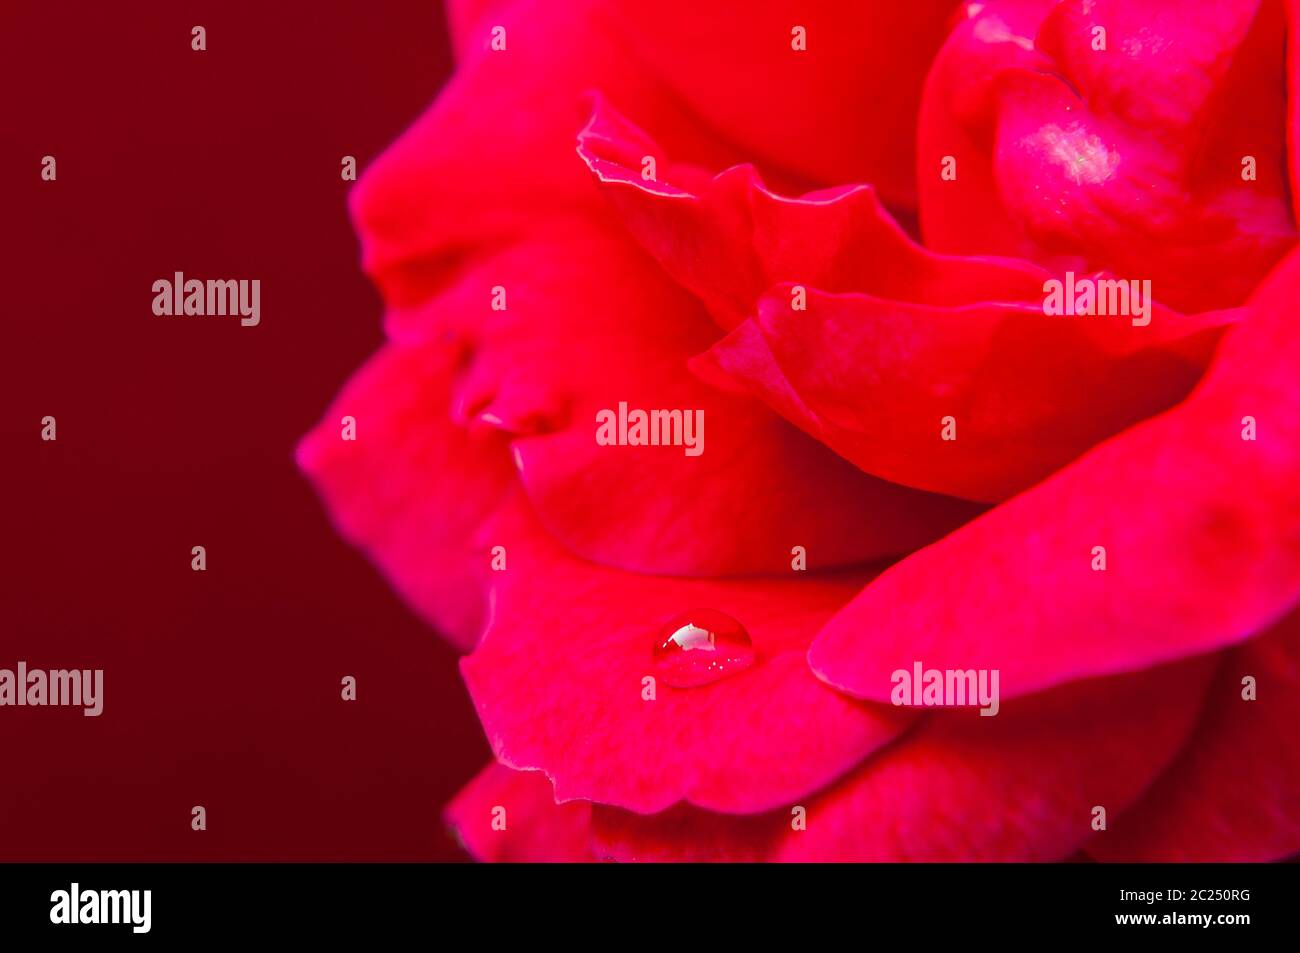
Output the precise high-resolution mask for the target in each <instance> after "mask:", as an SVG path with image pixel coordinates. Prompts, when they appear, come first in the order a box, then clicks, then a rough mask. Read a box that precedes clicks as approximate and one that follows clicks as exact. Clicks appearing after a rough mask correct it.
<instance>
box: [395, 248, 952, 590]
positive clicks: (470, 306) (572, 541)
mask: <svg viewBox="0 0 1300 953" xmlns="http://www.w3.org/2000/svg"><path fill="white" fill-rule="evenodd" d="M592 262H599V263H600V267H599V268H598V269H593V268H592V267H591V263H592ZM495 287H500V288H502V289H504V294H505V295H506V298H505V304H506V308H505V310H500V311H494V310H492V307H491V304H490V302H491V301H492V299H493V291H492V289H493V288H495ZM389 332H390V334H392V335H394V336H396V337H397V338H398V339H400V340H404V341H415V340H422V339H424V338H427V337H431V336H432V337H437V336H439V335H444V334H450V335H452V336H453V337H455V338H456V339H458V340H462V341H464V342H465V347H466V350H467V355H466V358H465V361H464V364H463V367H462V368H461V373H460V378H459V380H458V384H457V390H456V399H455V408H456V413H457V417H458V419H460V420H462V421H466V422H470V423H473V422H475V421H477V422H478V424H479V425H482V426H489V427H494V428H496V429H500V430H504V431H507V432H509V433H510V434H511V436H512V437H513V438H514V440H513V450H514V454H515V459H516V462H517V464H518V466H519V470H520V479H521V480H522V481H523V484H524V486H525V488H526V489H527V491H528V494H529V496H530V498H531V499H532V501H533V503H534V505H535V506H536V508H537V511H538V513H539V515H540V516H541V518H542V520H543V522H544V523H545V524H546V526H547V527H548V528H549V529H550V530H551V531H552V532H553V533H554V534H555V535H556V536H557V537H558V538H559V539H560V540H561V541H563V542H564V544H565V545H567V546H569V547H570V548H571V549H572V550H573V551H574V552H576V553H578V554H580V555H582V556H585V557H587V558H589V559H593V560H596V561H598V562H601V563H604V564H607V565H614V566H620V567H623V568H629V569H636V570H640V571H647V572H665V573H672V574H680V575H697V574H708V575H717V574H748V573H755V572H788V571H789V567H790V560H791V551H792V549H793V547H795V546H802V547H804V550H805V552H806V553H807V555H808V558H809V559H811V560H812V562H811V563H810V565H812V566H814V567H815V568H826V567H831V566H837V565H844V564H849V563H856V562H861V561H863V560H866V559H874V558H878V557H881V556H883V555H887V554H891V553H899V552H905V551H907V550H908V549H910V548H913V547H915V546H917V545H921V544H923V543H925V542H928V541H929V540H931V539H934V538H936V537H937V536H939V535H942V533H944V532H946V531H947V530H948V529H950V528H951V527H952V526H954V525H957V523H959V522H960V521H961V520H964V519H967V518H969V517H970V516H971V515H973V513H974V508H973V507H971V506H970V505H969V504H965V503H961V502H959V501H956V500H950V499H946V498H943V497H935V496H932V495H929V494H924V493H918V492H916V491H914V490H909V489H906V488H903V487H898V486H894V485H892V484H888V483H885V482H883V481H879V480H876V479H874V478H872V477H869V476H866V475H865V474H862V473H861V472H859V471H858V470H856V469H855V468H854V467H853V466H852V465H851V464H849V463H847V462H846V461H844V460H842V459H840V458H839V457H837V456H836V455H835V454H834V453H832V452H831V451H829V450H827V449H826V448H824V447H821V446H820V445H818V444H817V443H816V442H815V441H813V440H811V439H810V438H808V437H806V436H804V435H803V434H800V433H799V432H798V431H797V430H795V429H794V428H792V427H791V426H790V425H788V424H786V423H785V422H783V421H781V420H780V419H779V418H777V417H776V416H775V415H774V414H772V413H771V412H770V411H769V410H767V409H766V408H764V407H763V406H762V405H760V404H758V403H756V402H754V401H752V400H748V399H740V398H736V397H734V396H730V395H726V394H721V393H719V392H718V391H717V390H715V389H714V388H711V387H709V386H707V385H706V384H704V383H702V382H701V381H700V380H698V379H697V378H695V377H694V376H693V375H692V374H691V373H690V372H689V371H688V370H687V368H686V362H687V360H688V358H689V357H690V355H692V354H694V353H696V352H697V351H699V350H701V349H703V348H706V347H708V345H709V344H710V343H711V342H712V341H713V340H714V338H715V337H716V335H717V328H716V326H715V325H714V324H713V323H712V322H711V321H709V320H708V319H707V317H706V316H705V315H704V314H703V312H702V310H701V309H700V307H699V305H698V304H697V303H696V302H694V301H693V300H692V299H690V298H689V297H688V296H687V295H686V294H685V293H684V292H682V291H681V290H680V289H678V288H676V287H675V286H674V285H673V284H672V283H671V282H669V281H667V280H666V279H665V278H664V276H663V274H662V273H661V272H660V271H659V269H657V268H656V267H655V266H654V264H653V263H652V262H650V261H649V260H648V259H646V257H645V256H644V255H643V254H642V253H641V251H640V250H639V249H637V248H636V247H635V246H633V245H632V244H631V243H630V242H629V241H628V240H627V239H626V238H623V237H620V236H612V235H608V234H604V233H602V232H601V231H599V230H597V229H595V228H593V227H592V226H589V225H586V224H570V225H567V226H566V225H563V224H559V225H553V226H548V227H547V228H539V229H538V230H536V232H535V235H534V237H533V238H532V239H531V240H530V241H528V242H524V243H520V244H518V245H514V246H510V247H508V248H505V249H503V250H502V251H501V252H499V253H497V254H495V255H491V256H488V257H485V258H483V259H482V260H481V261H475V262H473V263H472V264H471V265H469V266H468V267H467V268H466V270H465V271H464V272H463V273H462V275H461V276H460V278H459V279H458V280H457V282H456V283H455V284H454V285H453V286H451V287H450V288H449V289H448V290H447V292H446V293H445V294H444V295H442V296H440V297H439V298H437V299H435V300H434V301H433V302H432V303H430V304H429V305H425V306H422V307H420V308H415V309H407V310H405V311H401V312H397V313H396V314H395V315H394V316H393V318H392V319H391V320H390V322H389ZM620 403H626V405H627V408H628V410H629V411H635V410H640V411H643V412H648V411H651V410H668V411H672V410H676V411H679V412H682V413H684V414H689V415H692V420H698V419H699V415H702V419H703V425H704V429H703V432H702V436H703V442H702V443H698V442H697V443H696V444H695V449H699V450H701V451H702V452H700V453H699V454H698V455H688V453H687V451H688V448H687V447H686V446H685V445H684V444H683V445H668V446H644V447H641V446H602V445H600V444H598V443H597V441H596V434H597V429H598V426H597V424H598V419H597V415H598V414H599V413H601V412H602V411H610V412H612V413H614V414H617V413H618V412H619V406H620ZM431 412H433V411H431ZM683 419H684V418H683ZM669 437H670V438H671V437H672V434H671V433H670V434H669ZM680 437H681V439H682V440H683V441H684V440H685V437H686V434H685V431H684V429H683V430H682V432H681V434H680ZM699 437H700V434H698V433H695V434H693V439H695V440H696V441H698V438H699ZM792 461H797V463H795V464H793V465H792ZM593 499H596V500H610V501H614V500H619V499H623V500H628V501H635V505H626V506H593V505H592V500H593Z"/></svg>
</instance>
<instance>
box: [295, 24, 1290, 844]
mask: <svg viewBox="0 0 1300 953" xmlns="http://www.w3.org/2000/svg"><path fill="white" fill-rule="evenodd" d="M953 7H954V5H953V4H952V3H951V2H933V0H914V2H911V3H905V4H899V3H886V2H879V3H861V2H852V3H850V2H839V3H823V4H817V5H815V7H814V8H809V9H807V10H804V11H801V12H799V13H797V14H796V13H794V12H792V11H791V9H790V8H789V6H788V5H786V4H777V3H758V4H754V3H747V4H732V3H724V4H698V3H687V2H685V0H665V2H661V3H658V4H656V5H655V6H654V7H653V8H652V9H648V8H646V7H644V5H637V4H631V3H624V2H621V0H620V2H611V0H603V2H594V0H593V2H572V0H566V2H564V3H558V2H554V3H548V2H540V0H539V2H517V3H513V4H508V3H507V4H502V3H492V2H477V3H470V2H462V3H453V4H452V5H451V22H452V27H453V33H454V36H455V41H456V46H457V49H458V52H459V57H460V67H459V69H458V71H457V74H456V76H455V77H454V78H453V80H452V81H451V83H450V84H449V85H448V86H447V88H446V89H445V90H444V91H443V93H442V94H441V96H440V97H439V98H438V100H437V101H436V102H435V103H434V105H433V106H432V107H431V109H430V110H429V112H428V113H427V114H426V115H425V116H424V117H423V118H422V119H420V120H419V122H417V123H416V125H415V126H414V127H413V128H412V129H411V130H409V131H408V132H407V133H406V135H405V136H403V138H402V139H400V140H399V141H398V142H397V143H396V144H395V145H394V146H393V147H392V148H391V149H390V150H389V151H388V152H387V153H385V154H384V155H383V156H382V157H380V159H379V160H378V161H377V162H376V163H375V164H374V166H373V168H371V169H370V170H369V172H368V174H367V175H366V176H365V177H364V178H363V180H362V182H361V183H360V185H359V186H358V188H357V190H356V192H355V194H354V196H353V198H354V204H353V208H354V211H355V216H356V219H357V223H358V229H359V231H360V233H361V236H362V242H363V249H364V264H365V267H366V269H367V270H368V271H369V273H370V274H371V275H372V276H373V277H374V279H375V281H376V282H377V283H378V285H379V287H380V289H381V290H382V292H383V294H384V297H385V301H386V303H387V306H388V315H387V318H386V328H387V331H388V337H389V343H388V344H387V345H385V347H384V348H383V349H382V350H381V351H380V352H379V353H378V354H377V355H375V357H373V358H372V359H371V361H370V363H369V364H367V365H366V367H364V368H363V369H362V370H361V371H360V372H359V373H358V374H357V376H356V377H355V378H354V379H353V380H352V381H351V382H350V383H349V384H348V386H347V387H346V388H345V389H344V391H343V393H342V394H341V395H340V396H339V397H338V398H337V400H336V401H335V403H334V405H333V406H332V407H331V409H330V411H329V412H328V413H327V414H326V416H325V419H324V420H323V422H322V423H321V425H320V426H319V427H318V428H317V429H316V430H315V431H313V432H312V433H311V434H309V435H308V436H307V437H306V438H305V440H304V441H303V444H302V446H301V448H300V451H299V457H300V460H301V462H302V465H303V466H304V468H305V469H306V470H307V472H308V473H309V474H310V475H311V477H312V479H313V480H314V481H315V482H316V484H317V485H318V487H319V488H320V491H321V493H322V495H323V496H324V498H325V500H326V502H327V504H328V505H329V508H330V510H331V512H332V513H333V515H334V518H335V519H336V521H337V523H338V525H339V528H340V530H341V532H343V533H344V534H345V535H346V536H347V537H348V538H349V539H351V540H353V541H354V542H355V543H356V544H357V545H358V546H361V547H362V548H363V549H364V550H365V551H366V552H367V553H369V555H370V556H371V557H372V558H373V559H374V560H375V562H376V563H377V564H378V565H379V566H380V567H381V568H382V569H383V571H384V572H385V573H386V574H387V575H388V577H389V578H390V579H391V580H392V582H393V585H394V586H395V587H396V588H397V589H398V590H399V591H400V592H401V593H402V595H403V596H405V597H406V598H407V599H408V600H409V601H410V603H411V604H412V605H413V606H415V607H416V608H417V609H418V610H419V611H420V612H422V613H423V614H424V615H425V617H426V618H428V619H429V621H430V622H431V624H433V625H434V626H435V627H436V628H437V629H438V630H439V631H441V632H443V633H444V634H446V636H447V637H448V638H449V639H451V640H452V641H453V642H454V643H455V644H456V645H458V646H460V647H461V648H463V649H464V650H466V651H467V652H468V653H469V654H468V655H467V656H466V657H465V659H464V660H463V662H462V668H463V672H464V675H465V679H466V682H467V685H468V687H469V691H470V693H471V695H472V696H473V698H474V701H475V704H476V705H477V708H478V712H479V715H480V717H481V719H482V722H483V726H484V729H485V731H486V733H487V736H488V739H489V741H490V742H491V745H492V748H493V751H494V752H495V754H496V758H497V760H496V763H494V764H493V765H491V766H489V767H488V768H487V769H486V770H485V771H484V772H483V774H482V775H480V776H479V777H478V778H477V779H476V780H474V781H473V782H472V783H471V784H470V785H469V786H468V787H467V788H466V789H465V791H464V792H463V793H462V794H461V795H460V796H459V797H458V799H457V800H456V801H455V802H454V803H453V804H452V805H451V806H450V808H449V810H448V818H449V820H450V822H451V823H452V824H453V825H454V826H455V828H456V829H457V831H458V832H459V834H460V835H461V837H462V839H463V840H464V842H465V843H466V844H467V846H468V847H469V849H470V850H471V851H472V852H473V853H474V854H475V855H476V856H479V857H482V858H490V859H524V860H565V859H589V858H597V859H601V858H611V857H612V858H616V859H772V860H1055V859H1062V858H1065V857H1068V856H1071V855H1074V854H1076V853H1077V852H1079V851H1081V850H1082V851H1086V852H1087V853H1088V854H1090V855H1092V856H1094V857H1096V858H1099V859H1194V860H1203V859H1206V860H1209V859H1224V860H1242V859H1246V860H1262V859H1272V858H1276V857H1281V856H1285V855H1288V854H1291V853H1294V852H1296V851H1297V850H1300V799H1298V798H1297V793H1296V792H1297V790H1300V746H1297V745H1296V743H1295V737H1294V729H1295V725H1296V723H1297V717H1298V716H1300V693H1298V692H1300V626H1298V625H1297V622H1298V619H1297V616H1296V615H1294V614H1292V612H1291V610H1292V608H1293V606H1294V605H1295V603H1296V601H1297V598H1298V597H1300V489H1298V487H1300V417H1298V416H1297V411H1300V386H1297V383H1296V378H1295V373H1294V367H1295V366H1296V362H1297V360H1300V345H1298V344H1297V343H1296V339H1295V337H1294V336H1293V335H1292V334H1290V333H1289V331H1290V327H1289V326H1290V323H1291V320H1292V318H1291V315H1290V314H1289V313H1288V312H1289V308H1290V307H1291V306H1292V305H1293V303H1294V302H1295V300H1296V295H1297V291H1300V252H1296V253H1294V254H1292V253H1291V252H1292V249H1293V247H1294V245H1295V237H1296V228H1295V216H1294V212H1293V209H1292V207H1291V189H1290V187H1289V183H1288V174H1289V172H1288V170H1292V171H1293V170H1294V167H1295V166H1294V155H1293V153H1289V152H1288V150H1287V130H1288V129H1289V128H1290V129H1294V127H1295V120H1294V109H1295V106H1294V102H1293V101H1288V98H1287V95H1286V90H1287V86H1288V74H1287V72H1286V66H1285V60H1284V55H1283V54H1284V50H1285V46H1286V42H1287V36H1288V31H1290V32H1291V35H1293V36H1294V31H1295V23H1296V20H1297V17H1296V16H1295V12H1294V11H1292V15H1291V16H1290V18H1288V16H1287V15H1286V12H1285V11H1284V10H1283V8H1282V5H1281V4H1280V3H1269V2H1246V0H1239V2H1234V3H1227V4H1225V3H1213V4H1211V3H1208V2H1206V3H1202V2H1190V3H1189V2H1187V0H1180V2H1178V3H1174V2H1172V0H1160V2H1156V0H1146V2H1133V0H1128V2H1118V0H1116V2H1106V0H1075V2H1059V3H1058V2H1055V0H1023V2H990V3H971V4H966V5H963V6H962V7H960V8H958V9H955V10H954V9H953ZM1293 75H1294V74H1293ZM1289 110H1290V111H1289ZM575 136H576V138H577V149H576V152H575V148H574V140H575ZM1288 255H1290V257H1287V256H1288ZM1270 271H1271V272H1272V274H1271V275H1269V273H1270ZM1266 276H1268V277H1266ZM343 416H350V417H352V418H354V420H355V434H354V435H355V439H343V438H342V437H341V433H340V419H341V418H342V417H343Z"/></svg>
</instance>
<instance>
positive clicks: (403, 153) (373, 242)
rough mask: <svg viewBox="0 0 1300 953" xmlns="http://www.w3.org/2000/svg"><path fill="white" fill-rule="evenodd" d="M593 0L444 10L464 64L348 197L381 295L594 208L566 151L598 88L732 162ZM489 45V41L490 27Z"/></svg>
mask: <svg viewBox="0 0 1300 953" xmlns="http://www.w3.org/2000/svg"><path fill="white" fill-rule="evenodd" d="M596 6H597V4H596V3H594V2H589V0H576V2H566V3H553V2H547V0H520V2H515V3H506V4H496V5H492V6H491V7H490V15H487V14H485V13H482V12H481V11H479V10H478V9H477V8H466V9H463V10H462V9H457V10H454V11H453V22H454V24H455V25H456V27H457V30H458V37H457V45H458V48H459V49H460V51H461V54H462V61H461V63H460V65H459V66H458V68H457V70H456V72H455V74H454V76H453V77H452V79H451V80H450V82H448V83H447V85H446V86H445V87H444V88H443V89H442V91H441V92H440V93H439V95H438V98H437V100H436V101H435V102H434V103H433V105H432V106H431V107H430V108H429V110H428V111H427V112H426V113H425V114H424V115H423V116H421V117H420V119H419V120H417V121H416V122H415V123H414V124H413V125H412V126H411V128H409V129H408V130H407V131H406V132H405V133H403V135H402V136H401V137H400V138H399V139H398V140H397V142H395V143H394V144H393V145H392V146H390V147H389V148H388V149H387V150H386V151H385V152H384V153H383V154H382V155H381V156H379V158H377V159H376V160H375V161H374V163H372V165H371V166H370V167H369V168H368V169H367V170H366V172H365V174H364V175H363V176H362V178H361V180H360V181H359V182H358V183H357V186H356V188H355V189H354V190H353V192H352V195H351V197H350V199H351V207H352V214H353V218H354V220H355V223H356V228H357V232H358V234H359V235H360V237H361V246H362V257H363V264H364V266H365V268H366V270H367V271H368V272H369V273H370V274H371V276H372V277H373V278H374V279H375V281H376V282H377V283H378V284H379V286H380V289H381V290H382V291H383V293H384V296H385V299H386V300H387V301H388V303H389V305H390V306H394V307H405V306H409V305H411V304H415V303H418V302H420V301H422V300H425V299H427V298H429V297H430V296H432V295H433V294H434V293H435V292H437V291H439V290H440V289H441V288H443V287H444V286H445V285H447V284H448V283H449V282H451V281H452V280H454V278H455V277H456V276H457V274H458V273H459V271H460V269H461V268H462V267H463V265H464V262H465V259H467V258H473V257H475V256H477V255H479V254H481V253H482V252H483V249H484V247H485V246H487V247H491V246H494V245H496V244H499V243H503V242H510V241H513V240H515V239H517V238H518V237H520V236H522V235H526V234H529V233H530V232H531V230H532V229H533V228H534V227H535V226H537V225H538V224H539V223H545V222H548V221H558V220H571V219H574V218H579V219H592V218H599V217H601V216H602V215H604V214H605V210H604V208H603V203H602V202H601V199H600V196H599V194H598V193H597V191H596V190H595V189H594V188H593V187H592V185H591V183H590V181H589V177H588V175H587V173H586V171H585V169H584V168H583V166H582V163H581V162H579V161H578V160H577V159H576V158H575V157H574V154H573V137H574V134H575V133H576V131H577V130H578V129H580V128H581V127H582V124H583V122H584V120H585V119H586V115H587V109H588V99H587V93H588V91H589V90H591V89H599V90H601V91H602V92H603V93H604V95H606V96H607V97H609V98H610V99H611V100H612V101H614V102H617V103H619V104H620V105H621V106H622V107H623V108H626V109H630V110H633V111H635V112H636V114H637V115H644V116H646V117H650V118H651V119H652V120H653V122H654V123H655V128H656V129H658V130H660V131H661V135H662V137H663V138H665V140H667V142H668V143H669V144H671V145H672V147H673V148H674V149H675V150H677V151H678V152H679V153H680V154H683V155H689V156H692V157H696V158H700V159H703V160H707V161H718V162H726V161H734V158H733V156H734V153H733V152H732V151H731V150H730V148H729V147H726V146H724V145H722V144H719V143H717V142H716V141H715V137H714V136H713V135H712V133H711V132H709V131H708V130H706V129H704V128H702V127H701V126H700V124H699V122H698V120H697V119H695V117H693V116H691V115H689V114H688V113H687V112H686V111H685V110H684V109H683V107H682V104H681V103H680V102H678V101H676V100H675V99H674V98H673V96H672V94H671V93H670V92H669V91H668V90H667V89H666V88H665V87H664V86H663V85H662V84H660V83H656V82H654V81H653V80H651V79H649V78H647V76H646V72H645V69H644V66H643V65H642V64H640V63H638V62H637V61H636V60H635V59H634V58H632V57H631V56H630V55H629V53H628V50H627V49H626V47H625V45H624V44H623V41H622V40H620V39H619V38H617V37H616V36H615V35H614V34H613V33H612V32H611V31H610V29H608V27H607V25H603V24H602V23H601V22H600V19H599V18H598V17H597V16H596V15H595V14H594V13H593V8H594V7H596ZM497 28H500V30H501V31H504V32H502V33H499V34H497V38H498V45H501V44H502V43H503V44H504V49H494V48H493V42H492V41H493V32H494V31H495V30H496V29H497Z"/></svg>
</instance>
